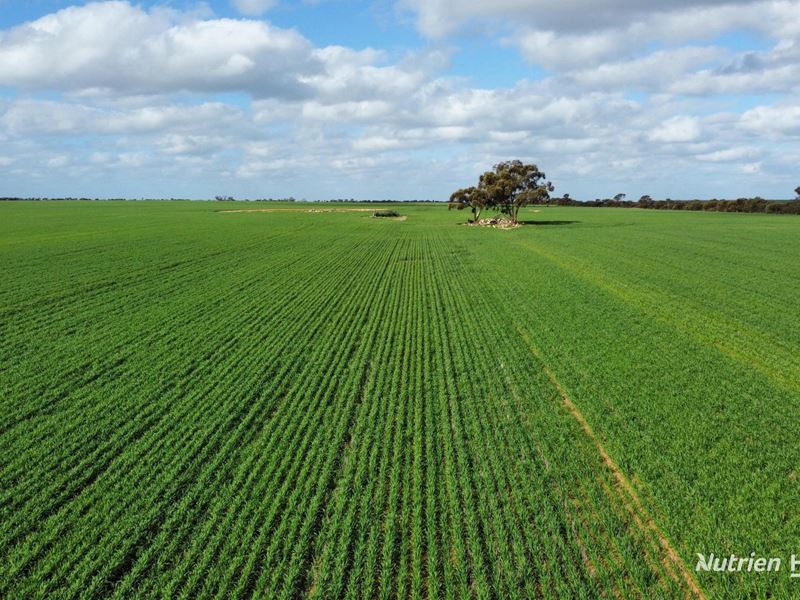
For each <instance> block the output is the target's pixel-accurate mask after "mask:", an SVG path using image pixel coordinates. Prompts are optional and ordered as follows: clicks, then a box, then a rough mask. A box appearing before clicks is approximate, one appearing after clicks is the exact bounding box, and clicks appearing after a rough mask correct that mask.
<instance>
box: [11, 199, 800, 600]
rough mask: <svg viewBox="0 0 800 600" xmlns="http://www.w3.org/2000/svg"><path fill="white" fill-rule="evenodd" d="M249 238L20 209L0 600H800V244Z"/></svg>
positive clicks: (655, 227)
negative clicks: (737, 560) (777, 564)
mask: <svg viewBox="0 0 800 600" xmlns="http://www.w3.org/2000/svg"><path fill="white" fill-rule="evenodd" d="M251 206H253V205H245V206H244V208H250V207H251ZM225 208H235V209H240V208H243V206H242V203H211V202H197V203H188V202H186V203H182V202H127V203H126V202H63V203H51V202H39V203H24V202H19V203H3V204H2V205H0V260H1V261H2V262H1V263H0V264H2V280H1V281H0V378H1V379H0V393H2V409H1V410H0V597H3V598H14V599H16V598H20V599H23V598H24V599H27V598H77V597H85V598H94V597H117V598H133V597H141V598H150V597H161V598H187V599H189V598H192V599H193V598H211V597H217V598H240V597H256V598H267V599H273V598H305V597H309V598H324V599H327V598H339V597H346V598H373V597H375V598H394V597H404V598H406V597H410V598H431V599H433V598H453V599H462V598H499V599H512V598H539V597H543V598H587V599H590V598H598V597H606V598H679V597H706V598H737V599H738V598H745V597H750V598H760V597H775V598H790V597H792V596H794V597H797V596H798V595H800V579H794V578H792V577H790V574H791V566H792V565H791V556H792V554H797V555H798V556H800V482H799V481H798V478H799V477H800V436H799V435H798V432H799V431H800V218H796V217H792V216H769V215H743V214H724V213H684V212H667V211H643V210H635V209H629V210H622V209H602V208H601V209H590V208H555V207H549V208H541V209H539V210H538V212H535V211H534V210H532V209H525V210H524V211H523V213H522V214H521V218H522V219H525V220H527V221H530V222H531V223H529V224H527V225H526V226H524V227H521V228H519V229H516V230H509V231H503V230H499V229H491V228H480V227H465V226H462V225H460V223H462V222H463V221H464V220H465V219H466V213H464V212H448V211H447V210H446V207H444V206H433V205H416V206H409V205H400V206H399V207H397V206H394V207H392V208H394V209H395V210H398V211H399V212H400V213H401V214H402V215H403V216H405V217H406V219H405V220H399V219H391V218H384V219H375V218H372V217H371V216H370V212H364V211H355V210H342V208H344V207H343V206H342V205H330V206H328V205H305V204H300V203H297V204H294V205H290V204H285V205H279V206H273V205H266V206H265V205H264V204H259V205H257V206H254V208H270V209H272V210H269V211H264V212H234V213H225V212H219V211H220V210H221V209H225ZM275 208H279V209H280V210H274V209H275ZM334 208H336V209H337V210H336V211H335V212H330V210H332V209H334ZM325 210H328V212H318V211H325ZM698 553H700V554H703V555H706V556H707V555H709V554H711V553H714V554H715V555H717V556H730V555H731V554H735V555H736V556H737V557H739V556H742V557H750V556H751V553H755V555H754V556H756V557H780V558H781V559H782V567H781V569H780V571H770V572H762V573H754V572H750V573H748V572H731V573H721V572H704V571H700V572H698V571H696V568H695V567H696V563H697V562H698V556H697V554H698ZM798 560H799V561H800V559H798ZM745 569H746V567H745ZM797 570H798V571H800V565H799V566H798V567H797Z"/></svg>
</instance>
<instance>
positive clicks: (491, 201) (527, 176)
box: [449, 160, 553, 223]
mask: <svg viewBox="0 0 800 600" xmlns="http://www.w3.org/2000/svg"><path fill="white" fill-rule="evenodd" d="M545 177H546V176H545V174H544V173H542V172H541V171H539V168H538V167H537V166H536V165H533V164H525V163H523V162H522V161H520V160H510V161H506V162H501V163H498V164H496V165H495V166H494V169H493V170H492V171H486V172H485V173H483V175H481V176H480V178H479V181H478V186H477V187H468V188H464V189H460V190H457V191H456V192H454V193H453V194H452V195H451V196H450V205H449V208H457V209H459V210H461V209H463V208H465V207H467V206H469V207H471V208H472V214H473V218H472V221H473V222H476V221H477V220H478V219H479V218H480V213H481V210H483V209H484V208H490V209H494V210H497V211H498V212H501V213H503V214H506V215H508V216H509V217H510V218H511V221H512V222H513V223H516V222H517V216H518V215H519V210H520V209H521V208H522V207H523V206H527V205H529V204H539V203H542V202H545V201H547V200H548V199H549V192H551V191H553V185H552V184H551V183H548V182H546V181H545Z"/></svg>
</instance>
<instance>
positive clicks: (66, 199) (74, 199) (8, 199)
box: [0, 196, 191, 202]
mask: <svg viewBox="0 0 800 600" xmlns="http://www.w3.org/2000/svg"><path fill="white" fill-rule="evenodd" d="M142 200H143V201H157V202H164V201H167V200H169V201H178V202H188V201H190V200H191V199H190V198H84V197H81V198H78V197H72V196H69V197H64V198H48V197H45V196H43V197H41V198H18V197H5V198H2V197H0V202H138V201H142Z"/></svg>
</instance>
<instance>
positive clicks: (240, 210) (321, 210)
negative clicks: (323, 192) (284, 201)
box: [215, 208, 373, 213]
mask: <svg viewBox="0 0 800 600" xmlns="http://www.w3.org/2000/svg"><path fill="white" fill-rule="evenodd" d="M372 210H373V209H371V208H236V209H230V210H218V211H215V212H218V213H259V212H264V213H272V212H304V213H332V212H372Z"/></svg>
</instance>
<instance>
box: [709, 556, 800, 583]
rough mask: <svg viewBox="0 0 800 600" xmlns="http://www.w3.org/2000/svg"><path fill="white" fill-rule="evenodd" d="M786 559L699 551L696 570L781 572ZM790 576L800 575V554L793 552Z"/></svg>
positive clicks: (710, 571) (790, 562)
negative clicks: (702, 552) (720, 554)
mask: <svg viewBox="0 0 800 600" xmlns="http://www.w3.org/2000/svg"><path fill="white" fill-rule="evenodd" d="M784 562H785V561H784V560H783V559H782V558H779V557H777V556H772V557H766V556H758V557H757V556H756V553H755V552H751V553H750V556H737V555H735V554H731V555H730V556H717V555H716V554H714V553H713V552H712V553H711V554H709V555H708V556H706V555H705V554H700V553H699V552H698V553H697V564H696V565H695V567H694V570H695V571H697V572H698V573H699V572H707V573H779V572H780V571H781V568H782V567H783V565H784ZM788 565H789V577H792V578H797V577H800V556H798V555H796V554H792V556H791V558H790V559H789V561H788Z"/></svg>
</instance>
